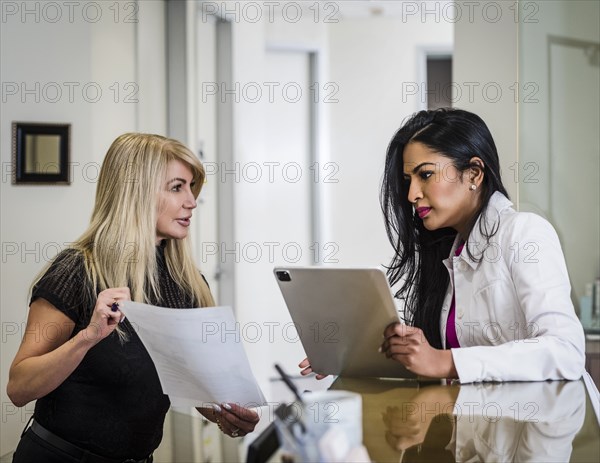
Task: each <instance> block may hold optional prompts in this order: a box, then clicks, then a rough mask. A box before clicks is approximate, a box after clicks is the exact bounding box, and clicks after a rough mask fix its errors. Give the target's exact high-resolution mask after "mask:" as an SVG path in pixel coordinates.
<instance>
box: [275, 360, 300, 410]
mask: <svg viewBox="0 0 600 463" xmlns="http://www.w3.org/2000/svg"><path fill="white" fill-rule="evenodd" d="M275 369H276V370H277V372H278V373H279V375H280V376H281V379H283V382H284V383H285V384H286V386H287V387H289V388H290V390H291V391H292V392H293V393H294V395H295V396H296V399H298V402H300V403H301V404H304V400H302V397H300V393H299V392H298V389H296V386H295V385H294V383H292V380H291V379H290V378H289V376H288V375H287V374H286V373H285V372H284V371H283V369H282V368H281V367H280V366H279V365H278V364H277V363H276V364H275Z"/></svg>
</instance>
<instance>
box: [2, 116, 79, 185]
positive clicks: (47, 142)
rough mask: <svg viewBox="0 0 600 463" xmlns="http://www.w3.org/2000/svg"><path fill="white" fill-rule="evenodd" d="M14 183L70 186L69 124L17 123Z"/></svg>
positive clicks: (14, 138) (15, 126)
mask: <svg viewBox="0 0 600 463" xmlns="http://www.w3.org/2000/svg"><path fill="white" fill-rule="evenodd" d="M12 131H13V139H12V149H13V170H12V172H13V183H14V184H36V183H41V184H45V183H55V184H69V183H70V179H69V150H70V147H69V140H70V131H71V125H70V124H44V123H30V122H14V123H13V126H12Z"/></svg>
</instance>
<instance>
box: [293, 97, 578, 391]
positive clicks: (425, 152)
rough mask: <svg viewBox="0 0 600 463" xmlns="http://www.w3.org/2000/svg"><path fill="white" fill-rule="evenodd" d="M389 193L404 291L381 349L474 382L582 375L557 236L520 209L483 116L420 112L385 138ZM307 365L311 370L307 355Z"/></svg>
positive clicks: (386, 208)
mask: <svg viewBox="0 0 600 463" xmlns="http://www.w3.org/2000/svg"><path fill="white" fill-rule="evenodd" d="M380 199H381V205H382V209H383V214H384V216H385V226H386V230H387V234H388V237H389V239H390V242H391V243H392V246H393V247H394V251H395V256H394V258H393V260H392V262H391V264H390V266H389V267H388V278H389V280H390V284H391V285H392V286H394V285H396V284H397V285H398V286H397V287H398V288H399V289H398V291H397V293H396V294H395V295H396V297H397V298H398V299H402V300H403V301H404V314H403V323H396V324H393V325H390V326H389V327H387V329H386V330H385V332H384V342H383V344H382V346H381V349H380V351H381V352H382V353H384V354H385V355H386V356H387V357H388V358H391V359H394V360H397V361H399V362H400V363H402V364H403V365H404V366H405V367H406V368H407V369H409V370H411V371H412V372H414V373H416V374H418V375H421V376H428V377H433V378H459V379H460V381H461V382H465V383H467V382H475V381H542V380H547V379H579V378H580V377H581V375H582V374H583V373H584V371H585V370H584V364H585V338H584V334H583V328H582V326H581V323H580V322H579V320H578V318H577V316H576V315H575V311H574V308H573V304H572V302H571V297H570V292H571V286H570V284H569V276H568V274H567V267H566V264H565V259H564V256H563V253H562V249H561V246H560V242H559V240H558V236H557V235H556V232H555V231H554V229H553V228H552V225H550V223H548V222H547V221H546V220H544V219H543V218H541V217H539V216H537V215H535V214H531V213H522V212H516V211H515V210H514V209H513V207H512V203H511V202H510V200H509V199H508V193H507V192H506V189H505V188H504V186H503V185H502V180H501V179H500V162H499V159H498V152H497V150H496V145H495V144H494V140H493V138H492V135H491V133H490V131H489V129H488V128H487V126H486V125H485V122H483V120H482V119H481V118H480V117H479V116H477V115H475V114H473V113H470V112H467V111H463V110H458V109H445V108H442V109H438V110H435V111H420V112H418V113H416V114H414V115H413V116H412V117H411V118H410V119H409V120H408V121H407V122H406V123H405V124H404V125H403V126H402V127H401V128H400V130H398V132H396V134H395V135H394V137H393V138H392V141H391V143H390V145H389V147H388V151H387V158H386V163H385V173H384V178H383V185H382V189H381V198H380ZM299 367H300V368H302V371H301V373H302V374H303V375H307V374H309V373H311V372H312V371H313V370H312V368H311V366H310V361H309V360H308V359H304V360H303V361H302V362H301V363H300V365H299ZM324 377H325V376H324V375H319V374H318V375H317V379H322V378H324Z"/></svg>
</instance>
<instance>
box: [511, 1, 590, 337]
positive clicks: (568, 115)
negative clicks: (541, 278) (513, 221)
mask: <svg viewBox="0 0 600 463" xmlns="http://www.w3.org/2000/svg"><path fill="white" fill-rule="evenodd" d="M520 13H521V16H520V31H519V33H520V40H519V74H520V75H519V80H520V84H521V86H520V89H521V92H522V93H521V95H520V98H519V162H518V163H517V165H515V166H512V168H511V170H512V172H511V173H510V174H511V175H514V177H515V179H516V180H518V182H519V207H520V210H522V211H534V212H536V213H538V214H540V215H542V216H544V217H546V218H547V219H548V220H549V221H550V222H551V223H552V224H553V225H554V227H555V228H556V231H557V232H558V235H559V237H560V240H561V244H562V247H563V251H564V253H565V258H566V261H567V266H568V269H569V275H570V277H571V286H572V288H573V291H572V297H573V302H574V304H575V307H576V308H577V310H580V311H581V310H583V312H584V317H585V318H586V323H585V324H587V325H588V327H590V326H591V325H592V316H591V311H592V310H593V309H592V306H594V308H595V312H596V314H597V315H596V317H595V322H594V323H595V327H599V326H598V323H599V320H600V317H599V316H598V315H600V304H599V303H598V302H597V301H598V296H600V288H598V286H600V285H599V284H597V283H596V285H595V286H596V287H597V288H598V289H597V290H596V293H597V294H596V302H595V303H593V297H592V293H593V292H594V289H593V288H594V283H595V282H596V281H597V279H598V278H599V277H600V205H599V199H600V28H599V23H598V17H599V16H600V2H590V1H571V0H568V1H567V0H564V1H553V2H529V1H526V2H520Z"/></svg>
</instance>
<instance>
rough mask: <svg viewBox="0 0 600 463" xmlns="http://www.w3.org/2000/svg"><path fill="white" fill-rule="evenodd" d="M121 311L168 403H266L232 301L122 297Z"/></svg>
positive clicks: (200, 404) (246, 405)
mask: <svg viewBox="0 0 600 463" xmlns="http://www.w3.org/2000/svg"><path fill="white" fill-rule="evenodd" d="M121 311H122V312H123V313H124V314H125V316H126V317H127V318H128V319H129V322H130V323H131V324H132V326H133V327H134V329H135V330H136V333H137V334H138V336H139V337H140V339H141V340H142V343H143V344H144V346H145V347H146V350H147V351H148V353H149V354H150V357H151V358H152V360H153V361H154V365H155V367H156V370H157V372H158V377H159V379H160V383H161V386H162V389H163V392H164V393H165V394H167V395H169V397H170V398H171V402H172V403H173V404H175V405H191V406H196V407H200V406H207V404H209V403H218V404H219V403H224V402H231V403H237V404H240V405H242V406H243V407H247V408H249V407H257V406H260V405H263V404H264V403H265V397H264V395H263V393H262V391H261V390H260V387H259V386H258V383H257V382H256V379H255V378H254V375H253V373H252V370H251V369H250V363H249V362H248V357H247V356H246V351H245V350H244V346H243V344H242V340H241V336H240V330H239V326H238V325H237V324H236V321H235V318H234V316H233V311H232V310H231V307H204V308H196V309H170V308H165V307H156V306H152V305H148V304H140V303H137V302H131V301H125V302H121Z"/></svg>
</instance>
